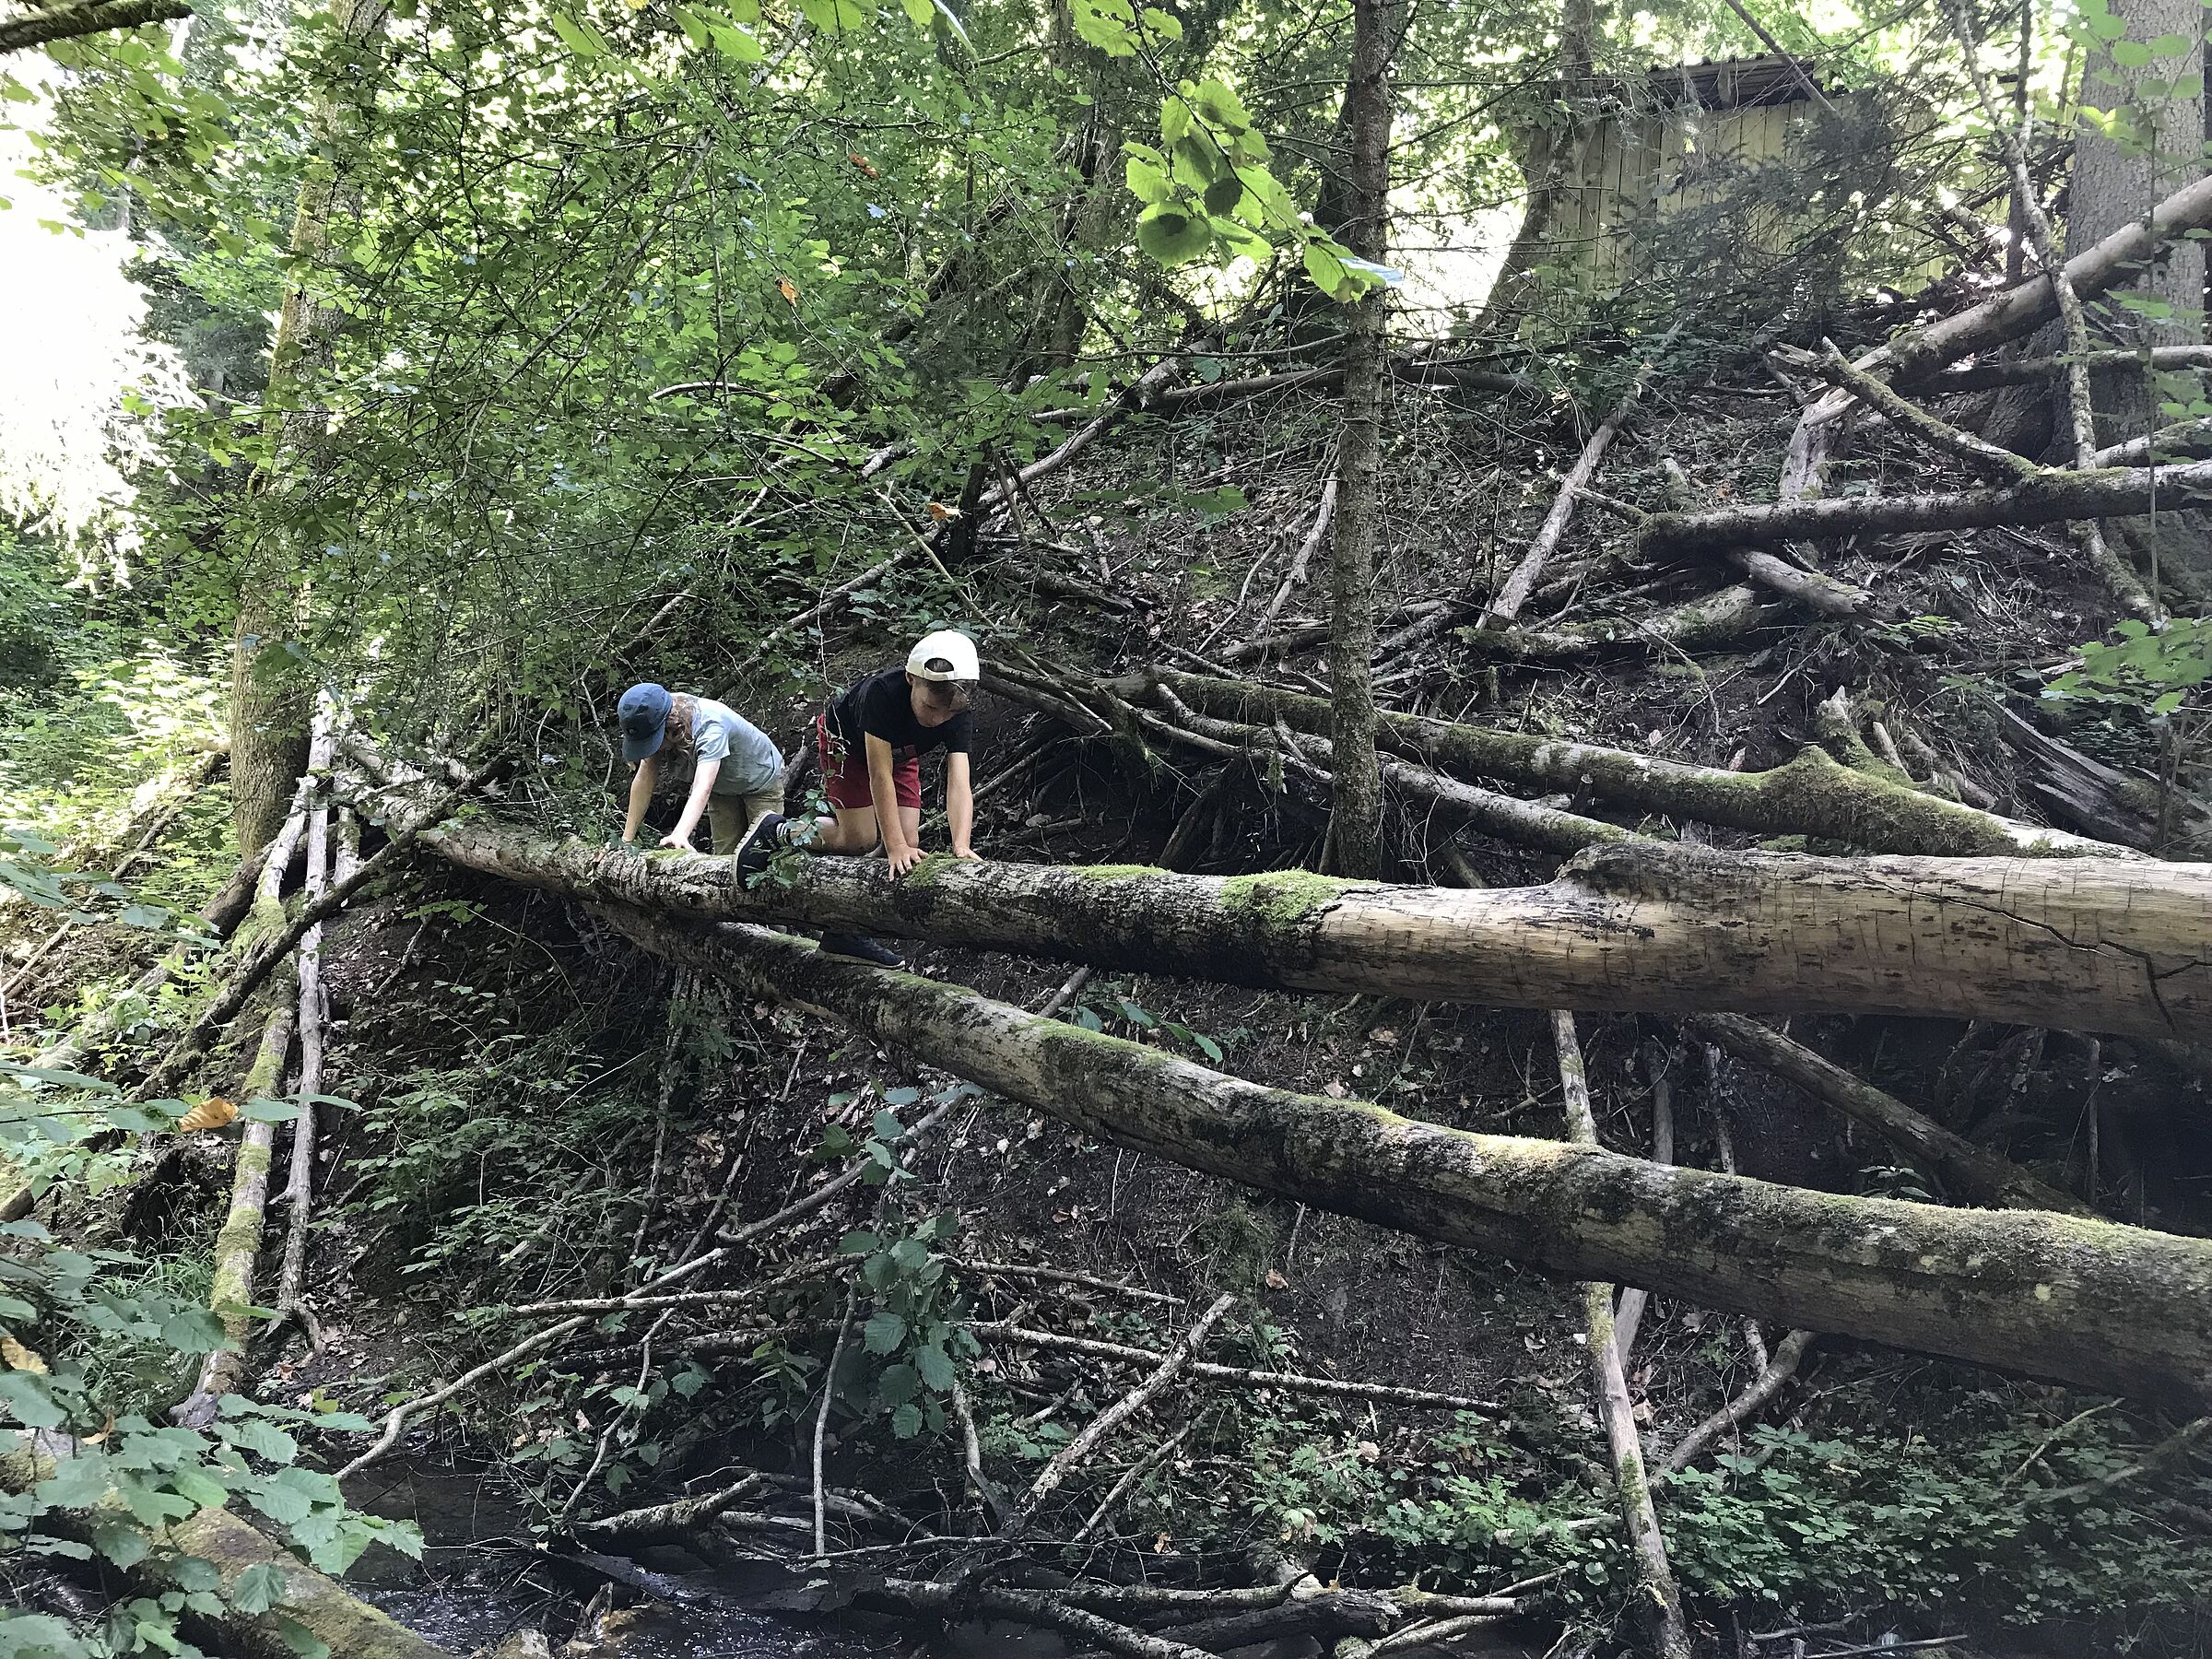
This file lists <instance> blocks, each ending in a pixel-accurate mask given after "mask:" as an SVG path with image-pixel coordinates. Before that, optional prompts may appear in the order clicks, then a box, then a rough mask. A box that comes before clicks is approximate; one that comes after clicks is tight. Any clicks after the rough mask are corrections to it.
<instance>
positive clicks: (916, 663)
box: [906, 628, 983, 681]
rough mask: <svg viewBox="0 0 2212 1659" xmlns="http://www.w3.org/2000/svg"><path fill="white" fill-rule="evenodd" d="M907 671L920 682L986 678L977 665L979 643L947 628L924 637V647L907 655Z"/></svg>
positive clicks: (921, 645) (957, 630) (914, 649)
mask: <svg viewBox="0 0 2212 1659" xmlns="http://www.w3.org/2000/svg"><path fill="white" fill-rule="evenodd" d="M906 671H907V672H908V673H909V674H911V675H912V676H913V677H915V678H916V679H925V680H968V681H974V680H979V679H981V678H982V677H983V670H982V664H980V663H979V662H977V661H976V656H975V641H973V640H971V639H970V638H969V637H968V636H967V635H966V634H964V633H961V632H960V631H959V629H952V628H943V629H938V630H937V631H936V632H935V633H933V634H924V636H923V637H922V641H921V643H920V644H918V645H916V646H915V647H914V648H913V649H912V651H910V652H908V653H906Z"/></svg>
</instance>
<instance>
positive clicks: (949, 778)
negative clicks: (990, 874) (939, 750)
mask: <svg viewBox="0 0 2212 1659" xmlns="http://www.w3.org/2000/svg"><path fill="white" fill-rule="evenodd" d="M945 822H946V824H947V827H948V828H949V829H950V830H952V855H953V856H954V857H955V858H975V857H977V856H979V855H978V853H976V851H975V849H974V848H973V847H971V846H970V845H969V844H968V838H969V837H970V836H971V834H973V833H974V831H975V791H974V790H973V789H971V788H970V787H969V782H968V757H967V755H966V753H965V752H963V751H960V750H955V751H954V752H953V753H951V754H949V755H947V756H946V757H945Z"/></svg>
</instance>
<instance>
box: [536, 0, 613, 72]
mask: <svg viewBox="0 0 2212 1659" xmlns="http://www.w3.org/2000/svg"><path fill="white" fill-rule="evenodd" d="M549 21H550V22H551V23H552V25H553V32H554V33H555V34H557V35H559V37H560V39H561V43H562V44H563V45H565V46H566V47H567V48H568V49H569V50H570V51H571V52H572V53H575V54H576V55H577V56H578V57H580V58H582V60H583V61H584V62H586V63H589V62H591V60H592V59H594V58H598V57H605V56H606V54H607V53H609V52H610V51H612V50H613V47H612V46H610V45H609V44H608V42H607V39H606V36H605V35H603V34H601V33H600V32H599V31H598V30H597V29H594V28H593V27H592V25H591V24H589V23H582V22H579V21H578V20H577V19H576V18H571V16H569V14H568V13H567V12H565V11H557V12H555V13H554V14H553V16H552V18H550V19H549Z"/></svg>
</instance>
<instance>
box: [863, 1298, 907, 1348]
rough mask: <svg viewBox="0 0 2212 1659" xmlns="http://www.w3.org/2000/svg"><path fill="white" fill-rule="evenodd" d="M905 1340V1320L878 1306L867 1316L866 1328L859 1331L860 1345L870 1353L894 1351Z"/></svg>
mask: <svg viewBox="0 0 2212 1659" xmlns="http://www.w3.org/2000/svg"><path fill="white" fill-rule="evenodd" d="M905 1340H906V1321H905V1320H903V1319H901V1318H900V1317H899V1315H898V1314H896V1313H894V1312H891V1311H890V1310H889V1309H888V1308H879V1309H877V1311H876V1312H875V1313H873V1314H872V1315H870V1316H869V1319H868V1323H867V1328H866V1329H865V1330H864V1331H863V1332H862V1333H861V1346H862V1347H865V1348H866V1349H867V1351H868V1352H869V1353H871V1354H888V1353H892V1352H895V1351H896V1350H897V1348H898V1347H899V1345H900V1343H902V1342H904V1341H905Z"/></svg>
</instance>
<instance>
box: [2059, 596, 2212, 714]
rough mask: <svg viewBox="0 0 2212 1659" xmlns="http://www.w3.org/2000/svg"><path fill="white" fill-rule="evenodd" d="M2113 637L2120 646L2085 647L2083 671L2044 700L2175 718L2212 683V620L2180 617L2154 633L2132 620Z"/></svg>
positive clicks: (2097, 643)
mask: <svg viewBox="0 0 2212 1659" xmlns="http://www.w3.org/2000/svg"><path fill="white" fill-rule="evenodd" d="M2112 631H2113V632H2114V633H2116V634H2118V635H2119V636H2120V638H2119V641H2118V643H2116V644H2107V643H2105V642H2103V641H2098V640H2092V641H2089V642H2088V644H2086V645H2084V646H2082V647H2081V666H2080V667H2078V668H2075V669H2070V670H2068V671H2067V672H2066V673H2065V674H2062V675H2060V676H2059V677H2057V678H2056V679H2054V680H2053V681H2052V682H2051V683H2050V684H2049V685H2048V686H2046V687H2045V688H2044V689H2043V695H2044V696H2045V697H2049V698H2053V699H2066V700H2077V701H2081V702H2089V703H2104V704H2112V705H2116V706H2120V707H2124V708H2129V709H2134V710H2137V711H2140V712H2145V713H2148V714H2153V715H2159V714H2171V713H2173V712H2175V711H2176V710H2178V709H2180V708H2182V707H2183V705H2184V704H2187V703H2189V702H2190V701H2191V700H2193V699H2194V697H2195V696H2196V694H2197V691H2198V688H2200V687H2202V686H2203V685H2204V683H2205V682H2206V679H2212V619H2208V618H2187V617H2177V618H2173V619H2172V620H2171V621H2169V622H2167V623H2166V624H2165V625H2164V626H2163V627H2160V628H2159V629H2152V628H2151V627H2150V626H2149V625H2148V624H2147V623H2142V622H2136V621H2134V620H2129V621H2125V622H2122V623H2120V624H2118V625H2117V626H2116V627H2115V628H2114V629H2112Z"/></svg>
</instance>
